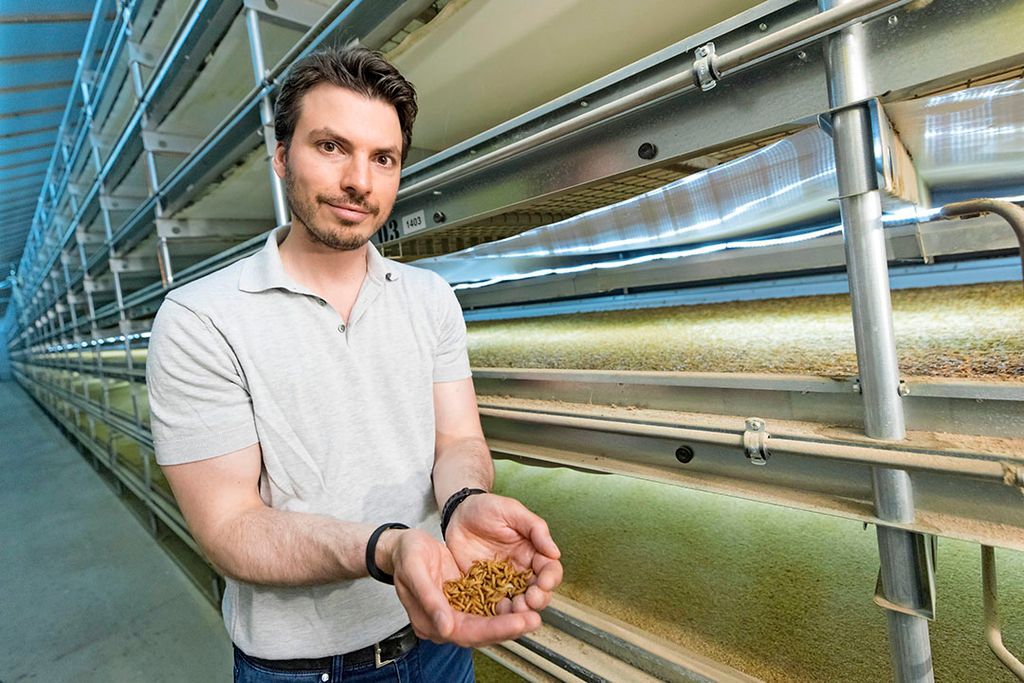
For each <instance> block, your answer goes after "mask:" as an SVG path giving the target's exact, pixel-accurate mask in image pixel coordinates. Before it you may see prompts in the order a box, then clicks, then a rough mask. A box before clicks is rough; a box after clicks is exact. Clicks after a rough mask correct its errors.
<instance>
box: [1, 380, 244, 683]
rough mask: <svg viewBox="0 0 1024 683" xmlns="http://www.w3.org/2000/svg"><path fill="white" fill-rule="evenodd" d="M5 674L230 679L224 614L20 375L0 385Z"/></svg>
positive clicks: (157, 682) (83, 682)
mask: <svg viewBox="0 0 1024 683" xmlns="http://www.w3.org/2000/svg"><path fill="white" fill-rule="evenodd" d="M0 614H2V615H3V616H2V618H0V683H15V682H16V681H53V680H58V681H60V680H73V681H77V682H80V683H88V682H93V681H95V682H96V683H119V682H120V681H147V683H161V682H163V681H168V682H170V681H174V682H176V683H177V682H180V681H203V682H206V681H211V682H215V681H229V680H231V644H230V642H229V640H228V637H227V634H226V633H225V631H224V627H223V625H222V622H221V619H220V615H219V614H218V612H217V611H216V610H215V609H214V608H213V607H212V606H211V605H210V603H209V602H207V601H206V599H205V598H204V597H203V596H202V594H201V593H200V592H199V590H198V589H197V588H196V587H195V586H193V585H192V584H191V583H190V582H189V580H188V579H187V578H186V577H185V575H184V574H182V572H181V570H179V569H178V567H177V566H176V565H175V564H174V563H173V562H172V561H171V559H170V558H169V557H168V556H167V555H166V554H165V553H164V551H163V550H161V548H160V547H159V546H158V545H157V544H156V543H155V542H154V541H153V539H152V538H151V537H150V536H149V534H148V532H147V531H146V530H145V529H144V528H143V526H142V524H140V523H139V521H138V520H137V519H136V518H135V517H134V515H133V514H132V513H131V512H129V511H128V509H127V508H126V507H125V506H124V505H123V504H122V503H121V502H120V501H118V499H117V497H116V496H115V495H114V493H113V492H112V490H111V489H110V488H109V487H108V486H107V485H106V484H105V483H104V481H103V480H102V479H101V478H100V477H99V475H98V474H97V473H96V472H95V471H94V470H93V469H92V468H91V467H90V465H89V464H88V463H87V462H86V460H85V459H84V458H82V456H81V455H79V453H78V452H77V451H76V450H75V449H74V447H73V446H72V445H71V444H69V443H68V441H67V440H66V439H65V438H64V437H63V435H62V434H61V433H60V431H59V430H58V429H57V428H56V427H55V426H54V425H53V423H51V422H50V421H49V419H48V418H47V417H46V415H45V414H44V413H43V411H42V410H41V409H40V408H39V407H38V406H36V405H35V404H34V403H33V402H32V400H31V399H30V398H29V397H28V395H27V394H26V393H25V392H24V391H23V390H22V389H21V388H20V387H19V386H18V385H17V384H15V383H14V382H0Z"/></svg>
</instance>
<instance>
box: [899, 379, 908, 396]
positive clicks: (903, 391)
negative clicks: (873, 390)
mask: <svg viewBox="0 0 1024 683" xmlns="http://www.w3.org/2000/svg"><path fill="white" fill-rule="evenodd" d="M896 393H898V394H899V395H900V396H907V395H909V394H910V387H908V386H907V383H906V382H904V381H902V380H901V381H900V383H899V387H898V388H897V389H896Z"/></svg>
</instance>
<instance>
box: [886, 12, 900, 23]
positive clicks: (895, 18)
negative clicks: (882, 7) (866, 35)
mask: <svg viewBox="0 0 1024 683" xmlns="http://www.w3.org/2000/svg"><path fill="white" fill-rule="evenodd" d="M898 23H900V18H899V17H897V16H896V15H895V14H894V15H892V16H891V17H889V26H895V25H896V24H898Z"/></svg>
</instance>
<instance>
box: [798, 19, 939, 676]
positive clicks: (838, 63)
mask: <svg viewBox="0 0 1024 683" xmlns="http://www.w3.org/2000/svg"><path fill="white" fill-rule="evenodd" d="M852 4H853V1H852V0H818V7H819V9H821V10H822V12H823V13H824V12H826V11H829V10H832V9H833V8H836V7H839V6H843V5H852ZM866 50H867V45H866V40H865V31H864V25H863V24H856V25H853V26H850V27H848V28H845V29H843V30H842V31H841V32H840V33H838V34H836V35H833V36H829V38H828V39H827V41H826V44H825V59H826V69H827V72H828V84H829V102H830V104H831V106H832V107H833V109H834V110H835V111H834V113H833V115H832V131H833V135H832V142H833V145H834V147H835V153H836V180H837V184H838V189H839V201H840V214H841V216H842V221H843V233H844V245H845V249H846V268H847V277H848V278H849V282H850V298H851V302H852V307H853V330H854V341H855V344H856V349H857V366H858V371H859V375H860V381H861V387H862V395H863V399H864V432H865V434H867V436H869V437H871V438H875V439H882V440H886V441H900V440H902V439H904V438H905V437H906V426H905V420H904V414H903V402H902V398H901V396H900V393H899V364H898V358H897V355H896V336H895V333H894V331H893V322H892V300H891V297H890V293H889V270H888V258H887V255H886V249H885V233H884V229H883V226H882V205H881V197H880V195H879V191H878V183H877V179H876V176H875V171H874V163H873V150H874V139H873V134H872V130H871V125H870V119H869V112H868V109H867V105H865V104H863V101H864V100H865V99H866V98H868V97H870V96H871V95H872V90H873V88H872V84H871V75H870V74H869V73H868V72H867V70H866V67H865V65H866V63H867V61H866V59H865V57H866V55H865V51H866ZM872 483H873V492H874V500H875V515H876V516H877V517H878V518H879V520H880V524H879V526H878V529H877V535H878V556H879V563H880V565H881V567H880V571H881V576H882V589H883V594H884V597H885V599H886V600H887V601H888V603H890V604H892V605H896V606H899V607H901V608H903V609H905V610H908V611H907V612H904V611H897V610H894V609H886V618H887V621H888V627H889V645H890V659H891V662H892V667H893V674H894V676H895V679H896V680H897V681H900V682H901V683H904V682H909V681H925V682H927V681H934V678H935V677H934V671H933V668H932V661H931V660H932V658H931V642H930V641H929V638H928V621H927V620H926V619H925V618H923V617H921V616H916V615H914V614H912V613H910V612H913V611H915V610H918V609H921V608H923V607H925V605H924V604H922V603H923V602H924V601H925V600H926V598H925V596H926V594H927V593H928V592H929V590H930V586H926V585H923V584H922V579H921V576H922V572H921V571H919V567H922V566H924V567H925V571H926V572H927V573H928V574H930V572H931V571H932V567H931V566H930V563H929V560H928V557H927V556H926V555H923V554H922V551H921V548H922V547H923V546H924V544H921V543H919V539H918V538H917V537H916V536H915V535H914V534H913V533H912V532H908V531H905V530H902V529H897V528H894V527H887V526H883V525H882V524H883V523H884V522H886V521H889V522H894V523H900V524H907V523H910V522H913V521H914V493H913V487H912V484H911V481H910V475H909V474H907V472H906V471H905V470H902V469H893V468H889V467H877V468H875V469H874V470H873V471H872Z"/></svg>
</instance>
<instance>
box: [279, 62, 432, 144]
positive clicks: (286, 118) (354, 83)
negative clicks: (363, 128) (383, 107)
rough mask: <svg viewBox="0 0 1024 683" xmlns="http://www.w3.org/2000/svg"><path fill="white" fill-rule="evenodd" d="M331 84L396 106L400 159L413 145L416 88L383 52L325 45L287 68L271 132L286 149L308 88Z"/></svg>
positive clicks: (416, 108) (290, 140) (416, 109)
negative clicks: (399, 126)
mask: <svg viewBox="0 0 1024 683" xmlns="http://www.w3.org/2000/svg"><path fill="white" fill-rule="evenodd" d="M320 83H330V84H331V85H336V86H338V87H341V88H347V89H348V90H351V91H353V92H356V93H359V94H360V95H364V96H365V97H368V98H371V99H376V100H381V101H382V102H386V103H387V104H390V105H391V106H393V107H394V108H395V111H396V112H397V113H398V123H399V125H401V127H402V162H403V163H404V162H405V158H406V156H407V155H408V154H409V147H410V146H411V145H412V124H413V122H414V121H415V120H416V112H417V111H418V110H419V108H418V107H417V106H416V90H415V88H413V87H412V83H410V82H409V81H407V80H405V77H404V76H402V74H400V73H398V69H396V68H395V67H393V66H392V65H391V64H390V63H388V61H387V60H386V59H384V57H383V55H381V54H380V53H379V52H374V51H373V50H368V49H366V48H364V47H351V48H347V49H345V50H339V49H337V48H333V47H326V48H321V49H319V50H317V51H316V52H312V53H310V54H308V55H306V56H305V57H303V58H302V59H300V60H299V61H297V62H295V64H293V65H292V67H291V68H290V69H289V70H288V75H287V76H285V79H284V83H282V84H281V88H280V90H279V91H278V94H277V104H276V105H275V106H274V135H275V136H276V137H277V140H278V142H281V143H283V144H284V146H285V149H286V150H287V149H288V147H289V146H291V142H292V135H293V134H294V133H295V124H297V123H298V121H299V114H300V113H301V111H302V97H303V96H304V95H305V94H306V92H307V91H309V89H310V88H312V87H314V86H316V85H319V84H320Z"/></svg>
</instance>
